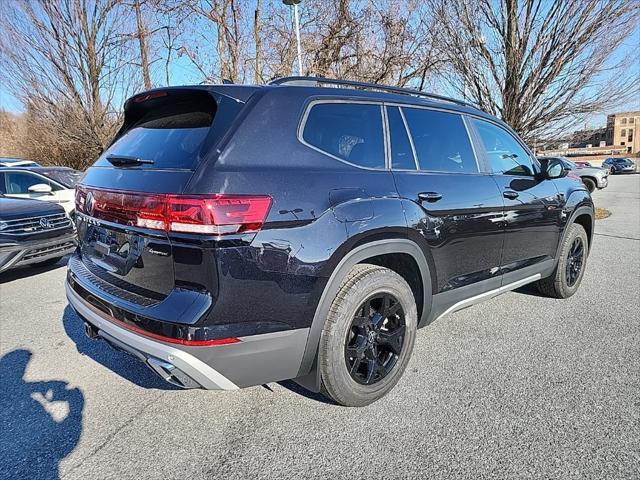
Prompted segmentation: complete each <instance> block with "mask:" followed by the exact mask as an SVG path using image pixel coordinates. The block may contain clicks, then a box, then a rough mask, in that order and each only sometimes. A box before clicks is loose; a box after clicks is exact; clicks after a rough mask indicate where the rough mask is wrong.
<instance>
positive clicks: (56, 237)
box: [0, 195, 76, 272]
mask: <svg viewBox="0 0 640 480" xmlns="http://www.w3.org/2000/svg"><path fill="white" fill-rule="evenodd" d="M75 249H76V234H75V228H74V226H73V222H72V221H71V219H70V218H69V216H68V215H67V214H66V213H65V211H64V209H63V208H62V207H61V206H60V205H55V204H53V203H46V202H39V201H37V200H28V199H18V198H7V197H5V196H3V195H0V272H3V271H5V270H8V269H9V268H12V267H18V266H21V265H47V264H54V263H56V262H58V261H59V260H60V259H61V258H62V257H63V256H65V255H67V254H68V253H71V252H73V251H74V250H75Z"/></svg>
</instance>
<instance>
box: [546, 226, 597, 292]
mask: <svg viewBox="0 0 640 480" xmlns="http://www.w3.org/2000/svg"><path fill="white" fill-rule="evenodd" d="M568 228H569V231H568V232H567V235H566V237H565V238H564V240H563V242H562V247H561V248H560V258H559V260H558V265H557V266H556V269H555V271H554V273H553V275H551V276H550V277H547V278H543V279H542V280H540V281H538V290H540V292H541V293H543V294H545V295H547V296H549V297H554V298H569V297H570V296H571V295H573V294H574V293H576V292H577V291H578V287H579V286H580V283H581V282H582V277H583V276H584V269H585V266H586V264H587V255H588V254H589V240H588V238H587V232H585V230H584V228H583V227H582V225H580V224H577V223H573V224H571V226H569V227H568Z"/></svg>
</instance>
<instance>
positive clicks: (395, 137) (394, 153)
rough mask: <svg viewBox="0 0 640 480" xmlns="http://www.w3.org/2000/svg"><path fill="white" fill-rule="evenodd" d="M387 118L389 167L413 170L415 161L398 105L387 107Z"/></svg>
mask: <svg viewBox="0 0 640 480" xmlns="http://www.w3.org/2000/svg"><path fill="white" fill-rule="evenodd" d="M387 118H388V120H389V138H390V139H391V167H392V168H396V169H402V170H415V169H416V161H415V159H414V158H413V149H412V148H411V142H410V141H409V136H408V134H407V129H406V128H405V125H404V120H403V119H402V115H401V114H400V109H399V108H398V107H387Z"/></svg>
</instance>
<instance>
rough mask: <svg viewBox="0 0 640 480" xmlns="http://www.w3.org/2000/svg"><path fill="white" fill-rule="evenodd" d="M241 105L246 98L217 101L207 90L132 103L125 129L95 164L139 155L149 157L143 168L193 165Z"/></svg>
mask: <svg viewBox="0 0 640 480" xmlns="http://www.w3.org/2000/svg"><path fill="white" fill-rule="evenodd" d="M147 104H148V105H147ZM242 106H243V104H242V102H236V101H235V100H234V99H229V98H226V97H220V98H219V99H218V102H216V99H214V98H213V96H211V95H210V94H209V93H207V92H204V91H198V92H193V93H188V94H181V95H180V96H179V97H177V96H175V95H172V94H169V95H167V96H166V97H164V98H159V99H157V100H152V101H149V102H143V103H141V104H139V105H132V106H130V107H129V112H127V114H126V115H125V127H126V128H125V131H124V133H121V134H120V137H118V138H117V139H116V141H115V142H114V143H113V144H112V145H111V146H110V147H109V148H108V149H107V150H106V151H105V152H104V153H103V154H102V156H101V157H100V158H99V159H98V161H97V162H96V165H99V166H109V167H111V166H113V165H112V164H111V162H109V161H108V159H109V157H134V158H138V159H141V160H147V161H149V162H148V163H144V164H143V168H153V169H167V168H174V169H193V168H195V166H196V165H197V163H198V161H199V160H200V159H201V158H203V157H204V156H205V155H206V154H207V152H208V151H209V149H210V148H211V146H212V145H213V144H214V143H215V141H216V140H217V139H219V138H220V137H221V136H222V133H224V132H225V131H226V130H227V129H228V127H229V125H230V123H231V122H232V120H233V118H235V116H236V115H237V113H238V112H239V110H240V109H241V107H242ZM127 123H129V124H130V126H129V125H127ZM223 124H224V125H223Z"/></svg>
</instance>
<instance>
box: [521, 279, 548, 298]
mask: <svg viewBox="0 0 640 480" xmlns="http://www.w3.org/2000/svg"><path fill="white" fill-rule="evenodd" d="M514 292H515V293H522V294H523V295H530V296H532V297H542V298H547V299H548V298H549V297H548V296H546V295H544V294H543V293H540V290H538V289H537V288H536V286H535V284H533V283H530V284H528V285H524V286H522V287H519V288H516V289H515V290H514Z"/></svg>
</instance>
